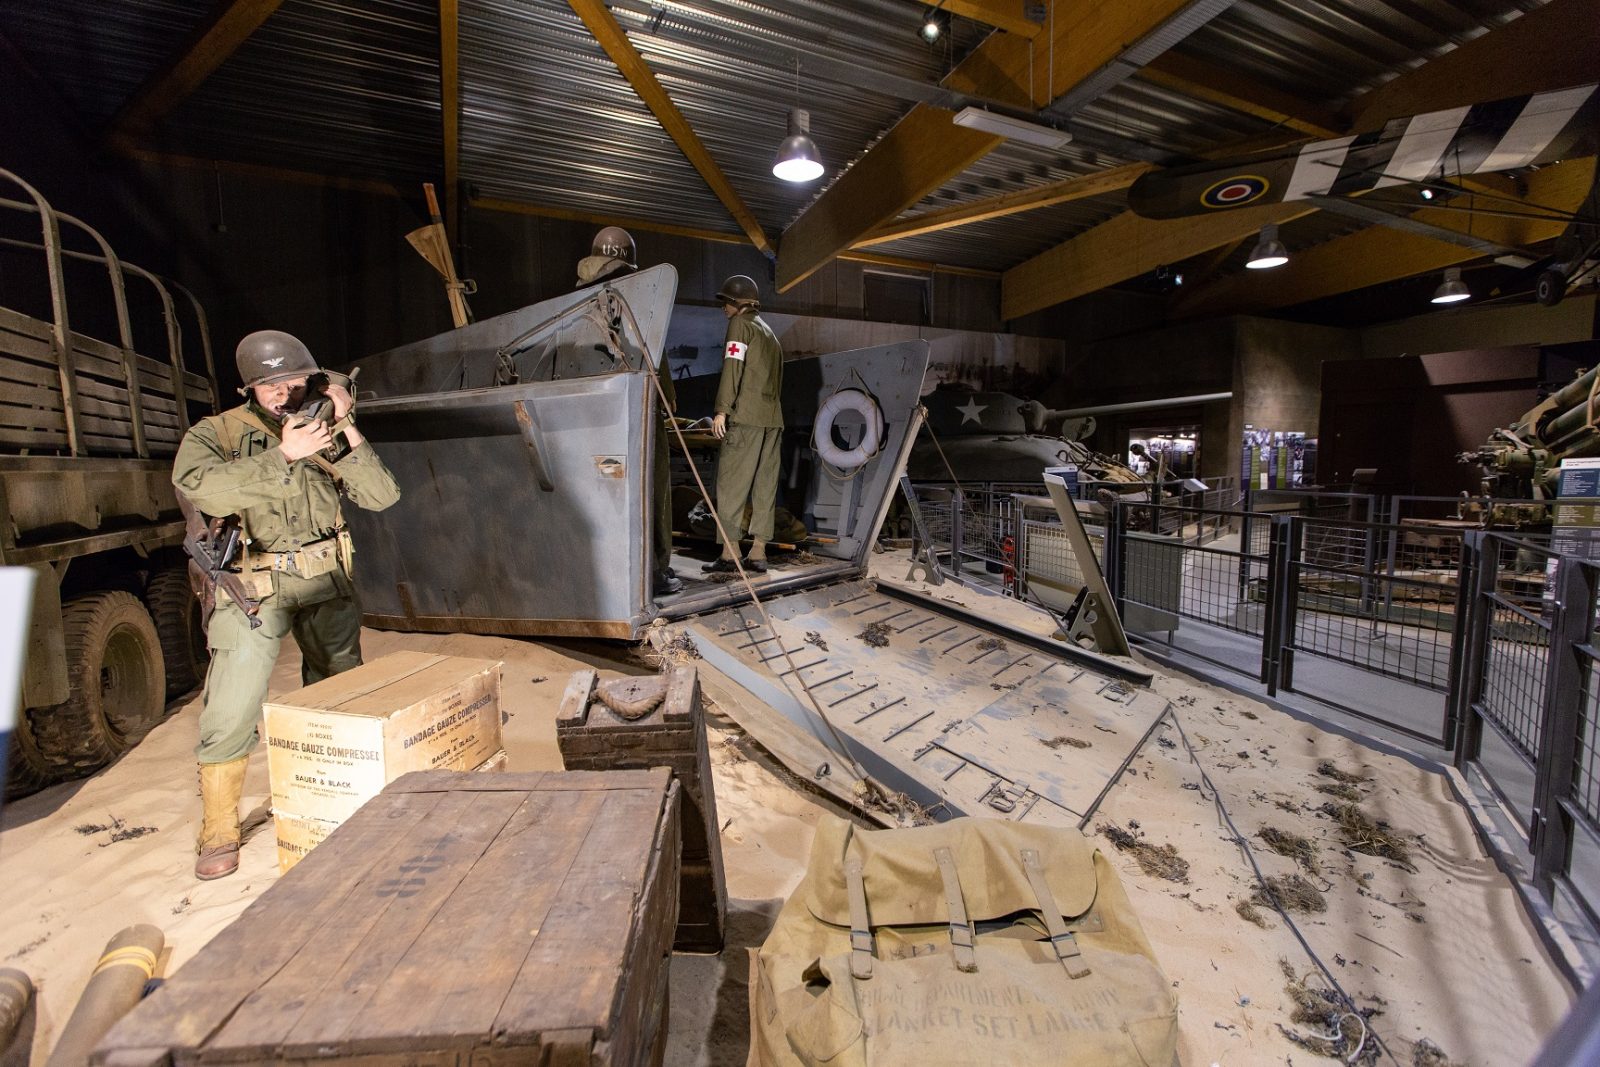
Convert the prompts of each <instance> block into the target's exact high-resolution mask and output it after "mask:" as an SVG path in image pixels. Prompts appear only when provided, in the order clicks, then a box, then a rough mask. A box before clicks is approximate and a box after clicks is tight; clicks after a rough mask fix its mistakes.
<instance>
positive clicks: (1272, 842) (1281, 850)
mask: <svg viewBox="0 0 1600 1067" xmlns="http://www.w3.org/2000/svg"><path fill="white" fill-rule="evenodd" d="M1256 836H1257V837H1259V838H1261V840H1262V841H1264V842H1266V845H1267V847H1268V848H1270V849H1271V850H1272V851H1274V852H1276V853H1277V854H1278V855H1280V856H1287V857H1289V858H1290V859H1292V860H1294V861H1295V862H1296V863H1298V864H1299V865H1300V866H1301V867H1303V868H1305V871H1306V873H1307V874H1319V873H1321V870H1322V868H1321V866H1320V865H1319V864H1318V863H1317V852H1318V851H1319V850H1318V848H1317V844H1316V842H1315V841H1312V840H1311V839H1310V838H1309V837H1302V836H1301V835H1299V834H1297V833H1295V832H1293V831H1292V830H1280V829H1278V828H1277V827H1276V826H1263V827H1262V828H1261V830H1260V831H1259V832H1258V833H1257V834H1256Z"/></svg>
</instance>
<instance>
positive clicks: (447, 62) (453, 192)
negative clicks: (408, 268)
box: [439, 0, 461, 233]
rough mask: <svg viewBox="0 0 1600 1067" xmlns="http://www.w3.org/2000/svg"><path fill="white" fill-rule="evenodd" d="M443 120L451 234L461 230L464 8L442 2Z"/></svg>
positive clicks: (446, 201) (446, 205)
mask: <svg viewBox="0 0 1600 1067" xmlns="http://www.w3.org/2000/svg"><path fill="white" fill-rule="evenodd" d="M439 118H440V121H441V126H442V130H441V133H442V139H443V147H444V210H445V216H444V217H445V222H446V224H447V227H446V228H447V231H448V232H449V233H459V232H460V228H461V215H460V207H461V200H460V197H461V188H460V176H461V5H460V3H459V0H439Z"/></svg>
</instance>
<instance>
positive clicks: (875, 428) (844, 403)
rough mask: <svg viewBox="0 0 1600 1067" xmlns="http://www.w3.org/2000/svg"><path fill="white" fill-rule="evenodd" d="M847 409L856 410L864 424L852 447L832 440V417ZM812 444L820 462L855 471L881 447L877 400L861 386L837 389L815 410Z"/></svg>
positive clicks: (879, 416)
mask: <svg viewBox="0 0 1600 1067" xmlns="http://www.w3.org/2000/svg"><path fill="white" fill-rule="evenodd" d="M846 411H853V412H855V413H856V414H857V415H859V416H861V420H862V421H863V422H865V423H866V424H867V431H866V433H864V434H862V436H861V443H860V444H858V445H856V447H854V448H851V449H844V448H840V447H839V446H838V445H836V444H834V442H833V423H834V420H835V419H837V418H838V417H839V416H840V415H841V414H843V413H844V412H846ZM811 445H812V447H813V448H815V449H816V450H817V455H818V457H820V458H821V460H822V462H824V463H826V464H827V465H828V466H830V467H834V468H837V469H838V470H854V469H855V468H857V467H859V466H861V465H862V464H864V463H866V462H867V461H868V460H869V459H871V458H872V457H873V456H876V455H877V454H878V450H879V449H880V448H881V447H882V446H883V412H882V411H881V410H880V409H879V408H878V403H877V401H875V400H873V399H872V397H870V396H868V395H867V394H866V393H864V392H862V391H861V390H860V389H840V390H839V391H838V392H836V393H834V394H833V395H832V396H830V397H828V399H827V400H825V401H823V404H822V408H821V409H820V410H819V411H818V412H817V421H816V424H815V426H813V427H812V430H811Z"/></svg>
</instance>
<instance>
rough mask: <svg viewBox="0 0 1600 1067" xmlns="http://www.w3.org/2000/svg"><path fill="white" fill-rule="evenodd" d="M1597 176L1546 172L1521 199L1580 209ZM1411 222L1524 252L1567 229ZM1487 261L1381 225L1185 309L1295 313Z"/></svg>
mask: <svg viewBox="0 0 1600 1067" xmlns="http://www.w3.org/2000/svg"><path fill="white" fill-rule="evenodd" d="M1594 176H1595V160H1594V157H1592V156H1591V157H1589V158H1587V159H1573V160H1567V161H1566V162H1564V163H1561V164H1558V165H1557V166H1553V167H1544V168H1541V169H1540V170H1537V171H1534V172H1533V173H1532V174H1530V175H1528V179H1527V193H1526V195H1525V196H1523V197H1521V198H1520V199H1522V200H1523V201H1524V202H1525V203H1526V204H1527V205H1528V208H1529V210H1530V211H1531V210H1532V209H1533V207H1534V205H1539V206H1542V207H1551V208H1556V209H1558V210H1562V211H1572V210H1576V209H1577V208H1578V207H1580V206H1581V205H1582V204H1583V201H1584V198H1585V197H1586V196H1587V195H1588V193H1589V189H1590V187H1591V185H1592V184H1593V182H1594ZM1493 206H1494V207H1495V208H1497V209H1498V208H1506V207H1510V208H1512V209H1513V210H1515V208H1514V205H1509V204H1506V203H1505V202H1503V201H1498V200H1497V201H1496V202H1495V203H1494V205H1493ZM1410 217H1411V218H1412V219H1414V220H1415V221H1417V222H1421V223H1426V224H1427V225H1430V226H1436V227H1439V228H1440V229H1445V230H1452V231H1454V232H1456V233H1463V234H1465V233H1467V232H1468V231H1469V227H1470V232H1471V235H1472V236H1473V237H1476V238H1479V239H1481V240H1484V241H1492V242H1495V243H1497V244H1503V245H1510V246H1513V247H1517V248H1525V247H1527V246H1528V245H1531V244H1535V243H1537V242H1539V241H1544V240H1548V239H1550V238H1553V237H1557V236H1559V235H1560V234H1561V232H1562V231H1563V230H1565V229H1566V225H1567V224H1566V222H1565V221H1564V220H1561V219H1533V218H1519V219H1510V218H1501V217H1498V216H1493V215H1470V214H1468V213H1466V212H1462V211H1452V210H1449V209H1444V208H1423V209H1422V210H1421V211H1417V212H1415V213H1413V214H1412V215H1411V216H1410ZM1481 258H1483V253H1482V252H1479V251H1475V250H1474V249H1471V248H1466V247H1463V246H1462V245H1459V244H1453V243H1450V242H1448V241H1442V240H1436V239H1434V238H1430V237H1425V236H1423V235H1421V234H1417V233H1411V232H1407V231H1404V230H1396V229H1392V228H1390V227H1388V226H1381V225H1380V226H1373V227H1370V228H1368V229H1365V230H1362V231H1361V232H1359V233H1354V234H1350V235H1349V236H1347V237H1339V238H1335V239H1334V240H1332V241H1326V242H1324V243H1323V244H1320V245H1317V246H1316V247H1314V248H1307V249H1303V250H1299V251H1295V252H1293V254H1292V255H1291V256H1290V259H1289V262H1288V263H1287V264H1285V265H1284V266H1283V267H1282V268H1279V269H1276V270H1271V271H1248V270H1247V271H1240V272H1238V273H1237V274H1234V275H1231V276H1229V277H1226V278H1220V279H1218V280H1216V281H1214V282H1211V283H1209V284H1204V285H1200V286H1198V287H1197V288H1195V289H1194V290H1193V291H1192V292H1190V293H1188V294H1186V295H1185V296H1184V298H1183V299H1182V300H1180V301H1179V302H1178V304H1177V310H1178V312H1179V313H1180V314H1183V315H1186V316H1187V315H1224V314H1232V313H1236V312H1250V311H1264V310H1267V309H1270V308H1278V307H1288V306H1290V305H1293V304H1301V303H1304V302H1306V301H1307V300H1318V299H1321V298H1322V297H1327V296H1336V295H1338V294H1339V293H1347V292H1350V291H1351V290H1354V289H1365V288H1366V287H1368V286H1370V285H1378V284H1381V283H1383V282H1392V281H1398V280H1399V279H1401V278H1410V277H1413V276H1414V275H1418V274H1426V273H1428V272H1430V271H1437V270H1442V269H1444V268H1445V267H1450V266H1454V265H1456V264H1459V263H1466V262H1468V261H1470V260H1474V259H1481Z"/></svg>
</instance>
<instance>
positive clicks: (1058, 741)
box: [1039, 734, 1090, 748]
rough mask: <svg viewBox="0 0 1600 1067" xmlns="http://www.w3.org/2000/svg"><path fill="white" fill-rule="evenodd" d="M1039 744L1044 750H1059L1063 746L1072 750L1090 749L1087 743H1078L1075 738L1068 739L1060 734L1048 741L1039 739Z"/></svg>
mask: <svg viewBox="0 0 1600 1067" xmlns="http://www.w3.org/2000/svg"><path fill="white" fill-rule="evenodd" d="M1039 743H1040V744H1041V745H1043V746H1044V747H1045V748H1060V747H1061V746H1063V745H1070V746H1071V747H1073V748H1089V747H1090V744H1089V742H1087V741H1080V740H1079V739H1078V738H1076V737H1068V736H1067V735H1065V734H1062V735H1061V736H1060V737H1052V738H1050V739H1048V740H1044V739H1041V740H1040V741H1039Z"/></svg>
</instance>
